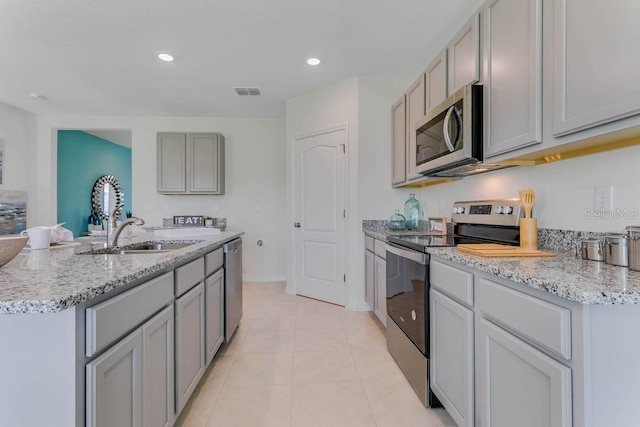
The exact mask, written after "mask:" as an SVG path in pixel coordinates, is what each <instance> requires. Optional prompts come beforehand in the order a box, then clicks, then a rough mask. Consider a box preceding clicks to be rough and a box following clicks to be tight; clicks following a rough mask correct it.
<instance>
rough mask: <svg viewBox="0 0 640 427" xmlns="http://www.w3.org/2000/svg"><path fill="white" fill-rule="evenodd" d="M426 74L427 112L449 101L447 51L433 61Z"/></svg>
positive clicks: (444, 50)
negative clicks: (446, 100)
mask: <svg viewBox="0 0 640 427" xmlns="http://www.w3.org/2000/svg"><path fill="white" fill-rule="evenodd" d="M424 74H425V112H426V111H429V110H431V109H432V108H433V107H435V106H436V105H438V104H440V103H441V102H442V101H444V100H445V99H447V49H443V50H442V52H440V53H439V54H438V56H436V58H435V59H434V60H433V61H431V64H429V66H428V67H427V69H426V70H425V72H424ZM449 93H451V92H449Z"/></svg>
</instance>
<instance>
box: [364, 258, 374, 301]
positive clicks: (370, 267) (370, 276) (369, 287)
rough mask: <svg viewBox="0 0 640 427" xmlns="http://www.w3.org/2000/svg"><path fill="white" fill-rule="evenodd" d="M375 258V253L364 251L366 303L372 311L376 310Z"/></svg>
mask: <svg viewBox="0 0 640 427" xmlns="http://www.w3.org/2000/svg"><path fill="white" fill-rule="evenodd" d="M375 258H376V257H375V255H374V254H373V252H370V251H364V302H366V303H367V304H369V307H371V309H373V308H374V305H373V304H374V302H373V301H374V289H375V271H376V264H375Z"/></svg>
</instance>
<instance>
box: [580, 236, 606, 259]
mask: <svg viewBox="0 0 640 427" xmlns="http://www.w3.org/2000/svg"><path fill="white" fill-rule="evenodd" d="M580 254H581V255H582V259H588V260H591V261H604V242H603V241H602V240H598V239H582V240H581V241H580Z"/></svg>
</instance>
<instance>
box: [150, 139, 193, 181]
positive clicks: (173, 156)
mask: <svg viewBox="0 0 640 427" xmlns="http://www.w3.org/2000/svg"><path fill="white" fill-rule="evenodd" d="M157 150H158V153H157V156H158V192H160V193H184V192H186V191H187V157H186V155H187V154H186V153H187V135H186V134H184V133H158V145H157Z"/></svg>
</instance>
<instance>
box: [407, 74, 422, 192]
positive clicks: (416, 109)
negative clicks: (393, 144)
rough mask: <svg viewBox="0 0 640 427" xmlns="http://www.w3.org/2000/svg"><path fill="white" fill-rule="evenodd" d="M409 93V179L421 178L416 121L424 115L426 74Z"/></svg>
mask: <svg viewBox="0 0 640 427" xmlns="http://www.w3.org/2000/svg"><path fill="white" fill-rule="evenodd" d="M406 95H407V126H406V128H407V150H408V156H407V161H408V164H407V180H410V179H414V178H420V177H421V176H422V175H420V174H419V173H418V172H417V171H416V150H417V147H416V122H417V121H418V120H420V119H421V118H422V117H423V116H424V74H423V75H421V76H420V77H419V78H418V80H416V81H415V82H414V83H413V84H412V85H411V87H410V88H409V90H408V91H407V93H406Z"/></svg>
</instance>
